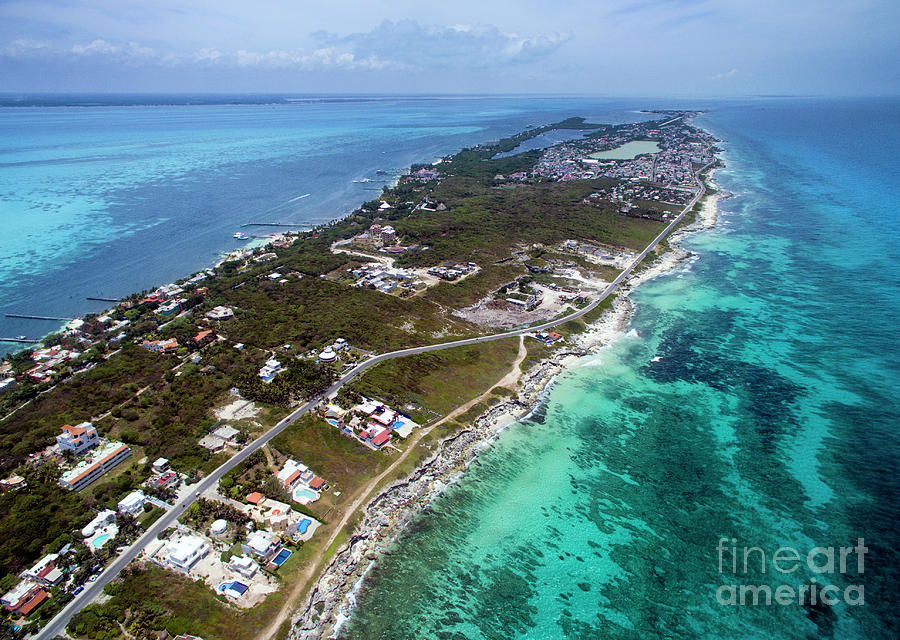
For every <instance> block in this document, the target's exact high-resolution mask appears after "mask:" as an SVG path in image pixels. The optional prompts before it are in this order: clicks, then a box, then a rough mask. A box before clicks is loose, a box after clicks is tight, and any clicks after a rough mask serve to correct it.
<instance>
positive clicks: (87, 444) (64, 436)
mask: <svg viewBox="0 0 900 640" xmlns="http://www.w3.org/2000/svg"><path fill="white" fill-rule="evenodd" d="M99 444H100V436H98V435H97V429H95V428H94V425H92V424H91V423H90V422H82V423H81V424H78V425H75V426H74V427H73V426H71V425H68V424H65V425H63V427H62V433H61V434H59V435H58V436H56V446H58V447H59V450H60V451H73V452H74V453H75V454H82V453H84V452H85V451H87V450H88V449H93V448H94V447H96V446H98V445H99Z"/></svg>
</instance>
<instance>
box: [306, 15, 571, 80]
mask: <svg viewBox="0 0 900 640" xmlns="http://www.w3.org/2000/svg"><path fill="white" fill-rule="evenodd" d="M312 36H313V38H314V39H316V40H317V41H318V42H319V43H320V44H323V45H326V46H338V47H348V48H349V49H350V50H351V51H352V52H353V53H354V54H355V55H356V56H362V57H368V56H374V57H377V58H394V59H399V60H402V61H403V63H404V64H405V65H406V66H409V67H419V68H425V69H429V68H463V69H465V68H470V69H482V68H491V67H499V66H504V65H508V64H515V63H526V62H531V61H534V60H538V59H541V58H545V57H547V56H549V55H550V54H552V53H554V52H555V51H556V50H557V49H559V48H560V47H561V46H562V45H563V44H565V43H566V42H567V41H568V40H569V39H570V37H571V36H570V35H569V34H566V33H558V32H552V33H548V34H543V35H537V36H524V35H521V34H517V33H506V32H503V31H501V30H500V29H499V28H497V27H495V26H493V25H467V24H464V25H455V26H449V27H444V26H437V25H422V24H419V23H418V22H416V21H415V20H399V21H397V22H393V21H391V20H385V21H384V22H382V23H381V24H379V25H378V26H377V27H375V28H374V29H372V30H371V31H366V32H360V33H351V34H349V35H346V36H339V35H337V34H334V33H328V32H324V31H318V32H316V33H313V34H312Z"/></svg>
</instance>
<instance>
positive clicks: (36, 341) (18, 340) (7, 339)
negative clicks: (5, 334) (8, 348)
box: [0, 338, 40, 344]
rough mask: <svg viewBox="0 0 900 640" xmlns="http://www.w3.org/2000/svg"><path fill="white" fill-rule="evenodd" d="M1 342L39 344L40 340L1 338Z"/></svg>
mask: <svg viewBox="0 0 900 640" xmlns="http://www.w3.org/2000/svg"><path fill="white" fill-rule="evenodd" d="M0 342H18V343H19V344H38V343H39V342H40V340H29V339H28V338H0Z"/></svg>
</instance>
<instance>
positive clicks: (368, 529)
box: [290, 171, 730, 640]
mask: <svg viewBox="0 0 900 640" xmlns="http://www.w3.org/2000/svg"><path fill="white" fill-rule="evenodd" d="M713 174H714V171H713V172H710V174H709V175H708V176H707V178H706V183H707V185H709V186H711V187H713V188H716V189H717V191H716V192H715V193H713V194H711V195H709V196H708V197H706V198H704V199H703V201H702V206H701V209H700V211H699V212H698V215H697V217H696V220H695V221H694V222H692V223H691V224H689V225H687V226H685V227H683V228H681V229H678V230H677V231H676V232H675V233H673V234H672V235H671V236H670V246H671V248H670V250H669V251H668V252H666V253H665V254H663V256H662V257H661V258H660V259H659V260H657V261H656V262H655V263H654V264H653V265H652V266H651V267H649V268H647V269H644V270H641V271H640V272H639V273H635V274H632V275H631V277H629V278H628V279H627V280H626V281H625V282H624V283H623V284H622V286H621V287H620V288H619V290H618V295H617V296H616V298H615V300H614V301H613V303H612V306H611V308H610V309H608V310H607V311H606V312H605V313H604V314H603V315H602V316H601V317H600V318H599V319H598V320H596V321H595V322H593V323H592V324H591V325H589V326H588V327H587V329H586V330H585V331H583V332H582V333H580V334H578V335H577V336H576V337H575V338H574V339H572V340H571V341H570V343H568V344H567V345H566V346H564V347H562V348H561V349H560V350H558V351H557V352H555V353H554V354H553V355H552V356H551V357H549V358H547V359H546V360H544V361H542V362H539V363H537V364H535V365H534V366H532V367H531V368H530V369H529V370H528V371H525V372H521V371H519V372H517V374H516V376H510V375H509V374H508V375H507V376H506V377H504V379H503V380H502V381H501V382H503V383H504V384H507V385H508V384H510V383H511V382H514V381H515V378H516V377H517V378H518V380H517V381H515V382H517V384H516V385H515V386H516V387H517V389H518V393H517V395H516V397H515V398H513V399H510V400H507V401H504V402H502V403H500V404H498V405H496V406H494V407H492V408H491V409H490V410H488V411H487V412H486V413H484V414H483V415H481V416H480V417H479V418H478V419H477V420H475V421H474V422H473V423H472V425H471V426H470V427H468V428H466V429H464V430H461V431H459V432H457V433H456V434H454V435H453V436H450V437H448V438H446V439H445V440H443V441H442V442H441V443H440V444H439V445H438V446H437V447H436V448H435V451H434V453H433V454H432V455H431V456H430V457H429V458H428V459H426V460H425V461H423V462H422V463H421V464H420V465H419V466H418V467H417V468H416V469H415V470H414V471H413V472H412V473H411V474H410V475H409V476H407V477H405V478H402V479H399V480H397V481H396V482H394V483H392V484H391V485H389V486H387V487H386V488H385V489H384V490H382V491H381V492H380V493H379V494H378V495H376V496H375V497H374V498H373V499H372V500H371V501H370V502H369V503H368V504H367V505H366V507H365V511H364V515H363V518H362V520H361V521H360V523H359V525H358V526H357V527H356V530H355V531H354V532H353V533H352V534H351V535H350V537H349V538H348V540H347V542H346V543H345V544H344V545H343V546H342V547H341V548H340V549H339V550H338V552H337V553H336V554H335V556H334V557H333V558H332V559H331V561H330V563H329V564H328V565H327V566H326V567H325V568H324V570H323V571H322V573H321V574H320V576H319V578H318V580H317V582H316V584H315V586H314V587H313V588H312V589H311V590H310V592H309V594H308V596H307V597H306V599H305V601H304V602H303V604H302V605H301V606H300V608H299V609H298V610H297V611H296V612H295V613H294V615H293V617H292V619H291V622H292V626H291V635H290V637H291V638H292V639H297V640H314V639H319V638H329V637H334V636H335V635H336V634H337V633H338V632H339V630H340V628H341V626H342V625H343V623H344V622H345V621H346V620H347V619H348V618H349V616H350V615H351V613H352V610H353V607H354V606H355V602H356V599H355V593H356V591H357V590H358V589H359V587H360V585H361V584H362V581H363V580H364V578H365V575H366V574H367V572H368V571H369V570H370V569H371V567H372V566H373V563H375V562H377V559H378V557H379V556H380V555H381V554H387V553H390V549H389V548H390V546H391V544H392V543H393V542H394V541H395V540H396V539H397V536H398V535H399V534H400V533H401V532H402V531H403V529H404V528H405V527H406V526H407V525H408V524H409V523H410V522H411V521H412V519H413V518H414V517H415V516H416V514H418V513H420V512H421V511H422V510H424V509H427V508H428V505H429V504H430V503H431V501H432V500H434V499H435V498H436V497H437V496H438V495H440V494H441V492H442V491H443V490H444V489H445V488H446V487H447V486H448V485H450V484H452V483H453V482H455V481H457V480H459V479H460V478H461V477H462V475H463V474H464V473H465V471H466V469H467V468H468V466H469V465H470V464H471V463H472V461H474V460H475V459H476V458H477V456H478V454H479V452H481V451H483V450H484V449H485V448H486V447H488V446H490V444H491V442H492V441H493V440H494V439H496V437H497V436H498V435H499V434H500V433H501V432H502V431H503V430H504V429H506V428H508V427H509V426H510V425H512V424H514V423H515V422H516V421H517V420H521V419H522V418H524V417H527V415H528V414H529V413H530V412H532V411H534V409H535V408H536V407H537V406H539V405H540V403H541V402H542V401H543V398H545V397H546V395H547V393H548V392H549V389H550V388H551V386H552V384H553V382H554V380H555V379H556V378H557V377H558V376H559V375H561V374H563V373H565V371H566V370H567V368H569V367H571V366H572V365H573V364H574V363H575V362H577V361H578V360H579V358H582V357H584V356H587V355H591V354H593V353H596V352H597V351H598V350H599V349H602V348H604V347H605V346H607V345H609V344H611V343H612V342H613V341H615V340H616V339H617V338H619V337H621V336H622V335H624V333H625V331H627V327H628V323H629V321H630V319H631V316H632V314H633V313H634V305H633V303H632V301H631V298H630V293H631V291H633V290H634V289H635V288H637V287H638V286H639V285H641V284H642V283H644V282H647V281H648V280H651V279H653V278H655V277H658V276H659V275H661V274H664V273H666V272H668V271H670V270H672V269H674V268H675V267H677V266H678V265H679V263H681V262H682V261H683V260H685V259H687V258H689V257H690V256H691V255H692V254H691V253H690V252H689V251H687V250H686V249H684V248H683V247H682V246H681V245H680V244H679V242H678V241H679V239H681V238H683V237H684V236H685V235H686V234H689V233H693V232H696V231H701V230H705V229H709V228H712V227H713V226H715V224H716V218H717V211H718V203H719V201H720V200H722V199H723V198H726V197H728V196H729V195H730V194H727V193H723V192H721V191H719V190H718V188H717V186H716V185H715V183H714V182H713ZM498 384H499V383H498Z"/></svg>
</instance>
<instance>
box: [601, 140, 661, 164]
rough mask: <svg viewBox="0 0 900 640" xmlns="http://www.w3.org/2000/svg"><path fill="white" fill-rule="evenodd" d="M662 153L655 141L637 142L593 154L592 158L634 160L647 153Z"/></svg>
mask: <svg viewBox="0 0 900 640" xmlns="http://www.w3.org/2000/svg"><path fill="white" fill-rule="evenodd" d="M660 151H662V149H661V148H660V146H659V145H658V144H657V143H656V142H655V141H653V140H635V141H634V142H627V143H625V144H623V145H622V146H621V147H616V148H615V149H609V150H608V151H598V152H596V153H592V154H591V155H590V157H591V158H593V159H594V160H633V159H635V158H637V157H638V156H640V155H643V154H645V153H658V152H660Z"/></svg>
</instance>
